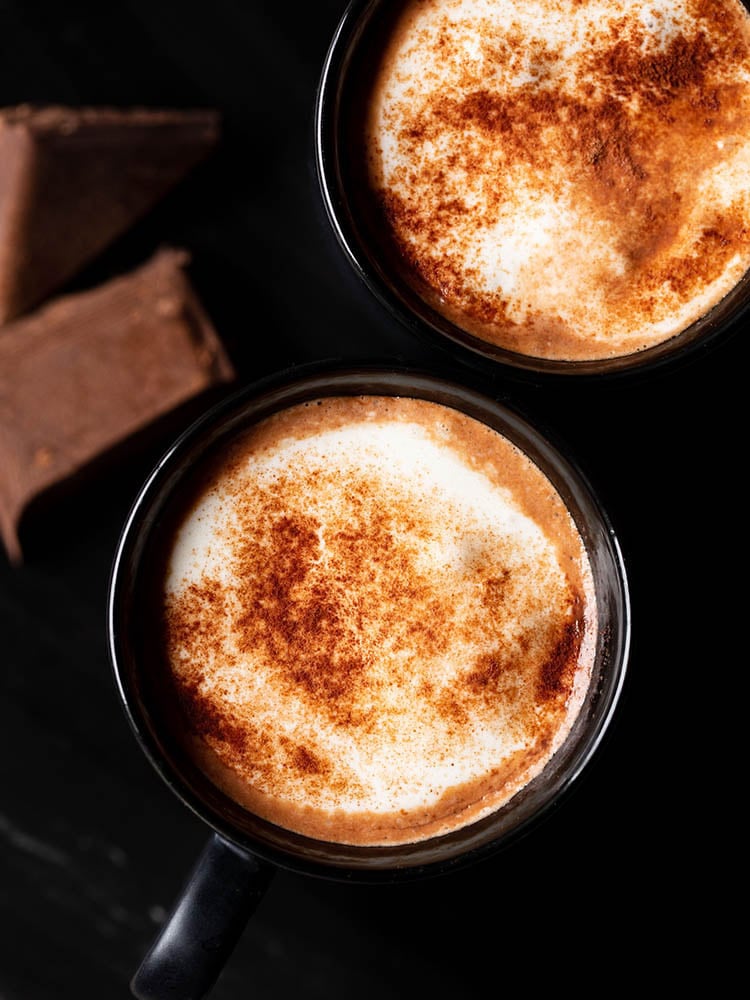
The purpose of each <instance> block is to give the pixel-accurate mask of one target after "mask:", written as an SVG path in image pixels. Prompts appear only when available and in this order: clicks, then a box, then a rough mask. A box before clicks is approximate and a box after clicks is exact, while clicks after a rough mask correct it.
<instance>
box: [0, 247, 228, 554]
mask: <svg viewBox="0 0 750 1000" xmlns="http://www.w3.org/2000/svg"><path fill="white" fill-rule="evenodd" d="M189 259H190V258H189V254H188V253H187V252H186V251H184V250H181V249H176V248H171V247H164V248H161V249H160V250H158V251H157V252H156V253H155V254H154V255H153V256H152V257H151V258H150V259H149V260H147V261H146V262H145V263H144V264H142V265H141V266H140V267H139V268H137V269H136V270H134V271H131V272H130V273H128V274H124V275H120V276H118V277H115V278H111V279H110V280H108V281H106V282H105V283H104V284H102V285H99V286H97V287H96V288H92V289H88V290H86V291H83V292H76V293H75V294H68V295H63V296H60V297H59V298H56V299H53V300H52V301H50V302H48V303H47V304H45V305H44V306H43V307H42V308H40V309H38V310H36V311H35V312H33V313H30V314H29V315H27V316H23V317H22V318H20V319H17V320H15V321H14V322H13V323H9V324H8V325H7V326H5V327H4V328H3V329H2V330H0V542H2V543H3V544H4V546H5V548H6V550H7V553H8V557H9V559H10V561H11V562H12V563H20V562H21V561H22V551H21V543H20V538H19V526H20V522H21V518H22V516H23V515H24V513H25V511H26V509H27V508H28V507H29V506H30V504H31V503H32V502H33V501H36V500H38V498H41V497H42V496H43V495H45V494H47V495H49V492H50V491H52V490H53V489H56V490H57V491H58V492H61V491H63V492H64V489H65V486H66V485H67V484H71V483H72V484H73V486H72V489H73V491H74V490H75V484H76V483H77V477H80V476H81V475H82V474H83V473H84V472H85V471H86V470H95V469H96V468H97V465H98V464H99V463H100V462H102V461H104V460H105V459H106V456H108V455H110V454H112V453H115V452H116V449H117V448H118V446H123V445H124V444H127V442H128V441H132V440H134V439H135V438H136V437H137V435H139V434H143V433H144V432H148V431H149V430H150V429H152V428H154V427H156V426H157V425H158V421H160V420H162V419H164V418H165V417H166V416H167V415H169V414H171V413H177V412H179V411H180V409H181V408H182V407H185V406H187V405H192V404H193V403H195V404H196V405H197V404H198V403H200V402H201V401H202V400H204V399H207V398H208V396H210V395H211V394H212V393H214V392H219V393H220V392H221V391H223V388H224V387H225V386H226V385H227V384H228V383H231V382H233V381H234V379H235V377H236V375H235V369H234V366H233V364H232V361H231V358H230V357H229V355H228V353H227V351H226V349H225V347H224V345H223V342H222V340H221V339H220V337H219V335H218V334H217V332H216V330H215V328H214V326H213V323H212V321H211V319H210V317H209V315H208V313H207V312H206V310H205V309H204V307H203V305H202V304H201V302H200V300H199V298H198V295H197V293H196V292H195V290H194V289H193V286H192V284H191V282H190V279H189V277H188V275H187V273H186V268H187V265H188V263H189ZM92 474H93V472H92Z"/></svg>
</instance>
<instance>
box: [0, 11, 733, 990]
mask: <svg viewBox="0 0 750 1000" xmlns="http://www.w3.org/2000/svg"><path fill="white" fill-rule="evenodd" d="M343 8H344V2H343V0H319V2H316V3H315V4H310V5H304V6H303V5H299V6H292V5H288V4H281V3H278V2H276V3H261V2H251V0H247V2H245V3H240V2H239V0H213V2H212V3H210V4H197V3H187V4H185V3H183V4H178V3H171V4H170V3H167V2H163V0H127V2H122V3H119V4H116V5H111V6H110V5H104V4H100V3H91V4H84V3H80V2H71V3H67V4H57V3H52V2H41V0H23V2H22V0H15V2H10V0H0V104H7V105H9V104H14V103H18V102H23V101H34V102H59V103H71V104H81V103H92V104H102V103H112V104H116V105H121V106H127V105H132V104H138V103H142V104H146V105H151V106H158V105H161V106H191V105H192V106H211V107H217V108H219V109H220V110H221V111H222V112H223V114H224V123H225V124H224V138H223V142H222V145H221V148H220V150H219V151H218V152H217V154H216V155H215V156H214V157H213V158H212V159H211V160H210V161H209V162H208V163H207V164H205V165H204V166H203V167H201V168H200V169H199V170H198V171H196V172H195V173H194V174H193V175H191V177H190V178H189V179H188V180H187V181H186V182H185V183H184V184H182V185H181V186H180V188H179V189H177V190H176V191H175V192H174V193H173V194H172V195H170V196H169V197H168V198H167V199H166V200H165V201H164V202H163V203H162V204H161V205H160V206H159V207H158V208H157V209H156V210H154V211H153V212H152V213H151V214H150V215H149V216H148V218H147V219H145V220H143V221H142V222H141V223H139V224H138V225H137V226H136V227H135V228H134V229H133V230H131V232H130V233H129V234H128V235H127V236H126V237H125V238H123V239H121V240H119V241H118V242H117V243H116V244H115V245H113V246H112V248H111V249H110V250H109V251H107V252H106V253H105V254H104V255H102V257H100V258H99V260H97V261H96V262H95V264H93V265H92V266H91V267H89V268H88V269H87V270H86V271H85V272H83V273H82V274H81V275H79V276H78V278H76V281H75V282H74V283H71V286H70V287H71V288H73V287H85V286H86V285H90V284H94V283H96V282H98V281H100V280H104V279H105V278H106V277H108V276H109V275H111V274H115V273H118V272H120V271H122V270H126V269H128V268H129V267H130V266H132V265H135V264H136V263H139V262H140V261H141V260H145V259H146V257H148V256H149V255H150V253H151V252H152V251H153V249H155V247H156V246H157V245H159V244H160V243H162V242H167V243H172V244H175V245H182V246H186V247H187V248H189V249H190V250H191V251H192V254H193V263H192V267H191V276H192V278H193V282H194V284H195V287H196V289H197V290H198V292H199V294H200V295H201V297H202V299H203V301H204V303H205V305H206V307H207V308H208V311H209V312H210V314H211V315H212V317H213V319H214V321H215V323H216V326H217V329H218V330H219V332H220V334H221V335H222V337H223V338H224V340H225V343H226V344H227V346H228V349H229V350H230V353H231V354H232V356H233V358H234V360H235V362H236V365H237V368H238V372H239V375H240V381H241V382H242V383H245V382H250V381H254V380H255V379H256V378H259V377H261V376H265V375H267V374H270V373H274V372H276V371H278V370H279V369H282V368H286V367H288V366H289V365H292V364H299V363H304V362H307V361H315V360H319V359H322V358H329V357H330V358H348V359H353V360H357V359H365V358H367V359H369V358H371V357H373V356H377V357H384V358H391V359H394V360H395V359H404V360H407V361H412V362H414V363H416V364H420V365H422V364H430V363H432V362H433V361H435V362H439V363H441V364H442V363H444V359H443V357H442V355H441V356H440V357H437V356H436V355H434V354H433V352H432V349H431V348H428V347H427V345H423V344H417V343H416V342H415V341H414V340H413V339H412V337H411V336H410V335H408V334H407V333H406V332H405V331H404V330H403V329H402V328H401V327H400V326H399V325H398V324H397V323H396V322H395V321H394V320H393V319H392V318H391V317H389V316H387V315H386V314H385V313H384V312H383V311H381V310H380V308H379V307H377V306H376V304H375V303H374V302H373V301H372V300H371V299H370V298H369V293H368V292H367V291H366V290H365V289H364V287H363V286H362V285H360V283H359V281H358V280H357V279H356V278H355V277H354V276H353V275H352V274H351V273H350V272H349V270H348V267H347V265H346V264H345V263H344V262H343V260H342V258H341V255H340V253H339V251H338V248H337V247H336V246H335V245H334V244H333V243H332V241H331V240H330V238H329V236H328V233H327V231H326V225H325V222H324V220H323V218H322V216H321V214H320V203H319V198H318V192H317V188H316V186H315V180H314V176H313V174H312V169H311V166H312V165H311V150H312V132H311V128H312V112H313V102H314V93H315V87H316V83H317V79H318V75H319V72H320V69H321V66H322V62H323V59H324V55H325V51H326V47H327V45H328V42H329V39H330V37H331V35H332V32H333V31H334V28H335V25H336V23H337V20H338V18H339V16H340V15H341V13H342V12H343ZM747 332H748V331H747V329H746V328H745V326H743V327H742V329H736V330H735V331H734V332H733V335H732V336H729V337H726V338H724V339H723V340H722V341H721V342H719V343H718V344H716V345H715V346H714V347H713V348H712V349H711V351H709V352H704V353H701V354H699V355H698V356H697V357H696V358H695V359H693V360H692V361H691V362H690V363H689V364H687V365H683V366H680V367H679V368H677V369H676V370H674V371H673V372H671V373H660V374H658V375H654V376H653V377H643V378H639V379H638V380H637V381H635V380H634V381H628V380H626V381H624V382H618V383H612V384H603V385H602V384H600V385H593V384H592V385H585V386H581V385H579V384H571V383H566V382H560V383H555V384H554V385H549V384H536V383H533V382H532V383H528V384H526V383H517V382H516V381H515V380H513V379H508V378H506V377H505V376H504V375H503V374H502V373H497V374H495V375H492V376H491V375H488V374H486V373H484V372H483V371H479V370H477V371H475V370H474V366H473V365H466V366H460V365H454V366H453V368H454V371H455V374H456V375H457V377H459V378H462V379H464V380H467V381H472V382H474V384H476V385H478V386H479V387H480V388H482V389H486V391H488V392H490V393H491V394H494V395H496V396H497V397H498V398H502V399H504V400H506V401H508V402H510V403H511V404H513V405H515V406H517V408H519V409H521V410H524V411H525V412H527V413H528V414H530V415H531V416H532V417H533V418H534V419H535V421H536V422H537V423H538V424H540V425H541V426H542V427H543V428H545V429H549V431H550V432H551V433H552V434H553V435H554V436H556V437H557V439H558V440H559V441H560V443H565V444H566V445H567V446H568V447H569V448H570V451H571V452H572V454H573V455H574V456H575V458H576V459H577V461H578V463H579V464H580V465H581V467H582V468H583V470H584V471H585V473H586V474H587V475H588V477H589V479H590V480H591V482H592V483H593V485H594V486H595V488H596V489H597V490H598V491H599V493H600V496H601V498H602V500H603V502H604V504H605V506H606V507H607V509H608V511H609V514H610V517H611V520H612V522H613V525H614V527H615V529H616V531H617V534H618V535H619V538H620V543H621V546H622V549H623V553H624V557H625V560H626V564H627V567H628V571H629V576H630V583H631V590H632V601H633V622H634V633H633V648H632V656H631V666H630V672H629V675H628V681H627V685H626V688H625V693H624V697H623V700H622V702H621V705H620V711H619V713H618V716H617V719H616V723H615V725H614V727H613V728H612V730H611V731H610V733H609V736H608V738H607V739H606V740H605V743H604V745H603V747H602V748H601V750H600V753H599V754H598V756H597V757H596V759H595V761H594V763H593V765H592V766H591V768H590V770H589V771H588V773H587V774H586V775H585V776H584V777H583V778H582V779H581V780H580V781H579V783H578V785H577V787H576V788H575V790H574V792H573V794H572V795H571V796H570V797H569V798H568V799H567V800H566V801H565V802H564V803H563V804H562V805H561V806H560V807H559V808H558V810H557V811H556V812H555V813H554V814H553V815H552V816H551V817H550V818H549V819H547V820H546V822H545V823H544V824H543V825H542V826H541V827H539V828H538V829H536V830H535V831H534V832H532V833H530V834H529V835H528V836H527V837H526V838H525V839H524V840H523V841H522V842H521V843H519V844H517V845H515V846H514V847H512V848H511V849H509V850H508V851H506V852H503V853H502V854H500V855H497V856H496V857H493V858H492V859H490V860H488V861H485V862H483V863H481V864H480V865H478V866H477V867H473V868H470V869H468V870H465V871H462V872H457V873H454V874H451V875H446V876H442V877H440V878H439V879H435V880H430V881H427V882H423V883H413V884H409V885H405V886H401V887H395V886H378V887H373V886H357V885H349V884H338V883H329V882H323V881H319V880H316V879H311V878H306V877H304V876H301V875H296V874H294V873H291V872H279V874H278V875H277V876H276V877H275V879H274V881H273V883H272V885H271V888H270V890H269V892H268V894H267V896H266V897H265V899H264V900H263V902H262V903H261V905H260V907H259V908H258V910H257V911H256V913H255V915H254V916H253V917H252V919H251V921H250V923H249V924H248V926H247V929H246V931H245V933H244V934H243V936H242V939H241V941H240V943H239V945H238V947H237V949H236V951H235V952H234V953H233V955H232V957H231V960H230V962H229V964H228V965H227V966H226V968H225V970H224V972H223V973H222V975H221V977H220V979H219V981H218V983H217V984H216V987H215V989H214V991H213V993H212V998H215V1000H244V998H251V997H254V998H258V1000H263V998H286V997H289V998H291V997H295V998H300V1000H318V998H320V1000H322V998H326V1000H339V998H345V997H346V998H348V997H351V996H355V995H356V996H359V997H363V998H382V997H404V998H406V997H412V996H414V995H419V996H426V995H430V996H433V997H440V998H442V997H475V996H476V997H479V996H484V994H485V992H486V989H487V987H486V985H485V984H486V983H487V982H488V977H489V982H492V977H494V976H499V977H501V979H500V981H499V982H498V983H497V984H495V985H494V986H491V987H490V988H491V989H492V990H493V992H495V990H496V989H497V990H498V991H501V990H503V989H507V988H508V987H507V985H506V983H507V981H506V980H505V976H506V975H507V974H508V973H509V972H510V973H512V975H513V982H516V981H517V979H518V977H523V978H528V977H530V981H531V984H532V987H533V992H534V993H537V994H538V993H539V992H540V991H541V990H542V989H545V990H546V989H548V988H550V987H551V986H555V985H560V984H566V985H569V986H570V985H573V984H578V986H579V987H584V991H588V992H591V991H594V990H596V992H597V993H598V992H602V993H604V994H606V993H607V992H608V989H609V988H611V984H612V982H613V981H614V982H617V983H619V984H623V983H626V982H629V981H632V982H633V983H636V984H640V985H641V986H643V987H645V986H646V985H647V984H650V985H651V986H657V985H658V983H660V982H661V983H663V984H669V985H670V987H674V986H675V985H676V984H677V983H679V982H681V981H684V980H685V976H686V974H687V976H688V978H689V980H690V981H695V982H697V979H696V977H698V976H701V975H708V974H710V975H711V982H712V984H713V988H712V991H711V992H712V995H723V990H722V988H721V983H722V980H723V978H724V976H725V975H726V974H728V973H729V972H730V971H731V969H732V966H733V965H734V963H735V955H734V953H733V951H732V949H731V948H729V947H727V948H725V944H726V945H730V944H731V942H732V940H733V936H732V934H731V933H730V931H729V925H728V924H726V925H725V922H724V919H723V916H722V915H723V913H724V912H725V910H724V908H723V907H724V904H723V900H724V895H723V893H724V890H725V889H727V888H729V889H730V894H731V890H732V886H733V879H734V878H736V877H738V873H736V874H735V872H736V870H735V869H734V868H733V866H734V861H733V857H732V851H731V849H730V845H731V843H732V836H731V831H732V830H733V829H734V828H735V827H736V823H737V822H738V821H737V819H736V815H735V813H736V810H735V807H734V806H733V805H732V802H733V801H735V800H736V796H737V788H736V787H735V788H734V791H733V793H732V796H731V797H730V796H728V795H727V794H726V792H723V791H722V792H719V793H717V792H716V787H717V783H719V787H721V784H720V783H721V777H722V773H724V772H725V768H726V760H727V757H728V756H730V755H731V754H734V753H735V751H734V750H732V751H730V749H729V748H730V746H734V745H735V744H734V738H735V737H736V736H737V733H738V732H741V726H742V710H743V702H744V699H743V698H742V696H741V695H740V688H739V685H738V680H739V677H740V676H741V675H742V673H743V671H744V667H745V665H746V659H747V657H746V651H745V647H746V643H745V642H744V641H743V640H742V639H741V638H740V637H741V636H742V634H743V632H744V629H743V622H744V619H745V617H746V613H745V612H744V610H743V609H742V607H741V600H740V597H741V594H742V591H741V590H738V589H737V587H738V584H737V582H736V578H735V576H734V575H732V576H730V577H727V575H726V574H727V572H728V571H729V570H732V573H734V568H735V567H736V566H739V568H740V569H744V565H743V564H744V560H745V558H746V555H743V553H745V552H746V547H745V545H744V514H745V510H746V506H747V503H746V495H745V494H744V493H743V490H744V477H743V471H742V466H743V465H744V462H745V456H746V447H745V442H744V432H745V426H746V425H745V423H744V417H745V368H744V361H745V357H746V346H745V343H746V334H747ZM61 377H64V373H61ZM167 444H168V441H167V440H162V439H159V438H158V437H157V438H156V439H154V440H152V441H150V442H149V443H148V445H145V446H144V447H143V448H142V449H141V451H140V452H139V453H138V454H137V455H136V456H134V457H132V458H131V459H128V460H127V461H126V462H124V463H123V464H122V465H120V466H119V467H118V468H117V469H116V470H115V471H114V472H110V473H109V474H108V475H107V476H106V477H103V478H101V479H97V480H95V481H94V482H93V483H91V484H89V485H87V487H86V488H85V489H82V490H81V491H80V492H78V493H77V494H76V495H75V496H74V498H73V499H72V500H68V501H61V503H60V505H59V506H58V507H56V508H55V509H54V510H52V511H50V512H48V514H47V515H46V517H45V518H44V519H43V520H37V521H35V522H30V523H29V524H28V525H27V526H26V527H25V534H24V539H23V540H24V544H25V547H26V562H25V565H24V566H23V567H21V568H12V567H11V566H10V565H9V564H8V563H7V560H6V559H5V557H4V555H3V554H1V553H0V635H1V641H0V667H1V670H0V1000H52V998H66V1000H67V998H74V997H89V996H91V997H100V998H110V997H111V998H113V1000H117V998H122V1000H125V998H126V997H127V996H128V995H129V993H128V982H129V979H130V977H131V975H132V974H133V972H134V971H135V969H136V967H137V965H138V963H139V962H140V959H141V957H142V956H143V954H144V952H145V951H146V949H147V948H148V946H149V944H150V943H151V941H152V939H153V937H154V935H155V933H156V931H157V930H158V927H159V925H160V923H161V922H162V921H163V919H164V917H165V914H166V912H167V910H168V909H169V907H170V906H171V904H172V902H173V900H174V899H175V897H176V896H177V894H178V892H179V889H180V887H181V884H182V882H183V880H184V878H185V877H186V875H187V873H188V871H189V869H190V868H191V867H192V865H193V862H194V861H195V859H196V857H197V855H198V854H199V852H200V850H201V848H202V846H203V844H204V843H205V840H206V837H207V830H206V828H205V827H203V826H202V825H201V823H200V822H199V821H198V820H197V819H196V818H195V817H194V816H193V815H192V814H191V813H189V812H188V810H187V809H186V808H185V807H184V806H183V805H182V804H181V803H180V802H179V801H178V800H177V799H176V798H175V797H174V796H173V795H172V793H171V792H170V791H169V790H168V789H167V788H166V787H165V786H164V785H163V784H162V783H161V781H160V779H159V778H158V776H157V775H156V773H155V772H154V771H153V770H152V769H151V766H150V765H149V764H148V762H147V761H146V759H145V757H144V756H143V755H142V753H141V751H140V750H139V748H138V746H137V745H136V743H135V741H134V739H133V737H132V735H131V733H130V730H129V728H128V726H127V724H126V721H125V718H124V715H123V713H122V711H121V708H120V705H119V702H118V700H117V697H116V693H115V687H114V684H113V680H112V675H111V670H110V666H109V662H108V658H107V648H106V636H105V604H106V590H107V583H108V576H109V571H110V565H111V561H112V557H113V554H114V550H115V546H116V543H117V539H118V535H119V531H120V528H121V525H122V523H123V520H124V518H125V516H126V513H127V510H128V508H129V505H130V503H131V502H132V500H133V499H134V496H135V493H136V491H137V489H138V487H139V485H140V483H141V481H142V479H143V478H144V476H145V475H146V473H147V471H148V470H149V469H150V467H151V465H152V463H153V462H154V461H155V460H156V459H157V457H158V456H159V455H160V454H161V452H162V450H163V448H164V447H165V446H166V445H167ZM738 459H740V461H738ZM740 579H741V578H740ZM743 589H744V588H743ZM725 928H726V929H725ZM725 935H726V941H724V937H725ZM605 982H608V983H609V984H610V986H609V987H605V986H604V985H603V984H604V983H605Z"/></svg>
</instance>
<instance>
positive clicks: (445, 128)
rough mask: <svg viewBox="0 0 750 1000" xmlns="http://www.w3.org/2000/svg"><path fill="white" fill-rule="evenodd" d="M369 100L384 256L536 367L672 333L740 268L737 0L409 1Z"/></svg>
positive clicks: (743, 241) (746, 192)
mask: <svg viewBox="0 0 750 1000" xmlns="http://www.w3.org/2000/svg"><path fill="white" fill-rule="evenodd" d="M402 6H403V13H402V14H401V16H400V18H399V19H398V20H397V22H396V25H395V27H394V29H393V31H392V33H391V34H390V36H389V39H388V42H387V44H386V47H385V52H384V55H383V57H382V59H381V60H380V62H379V65H378V68H377V71H376V73H375V76H374V79H373V81H372V83H371V91H370V96H369V99H368V107H369V111H368V115H367V117H366V127H365V128H366V135H365V139H364V141H365V145H366V152H365V155H366V159H367V172H368V177H369V184H370V185H371V187H372V189H373V190H374V192H375V193H376V196H377V200H378V202H379V205H380V211H381V214H382V223H383V225H384V226H385V228H386V230H387V232H388V234H389V240H391V241H392V244H393V247H394V248H395V254H396V256H397V257H398V258H400V260H401V262H402V264H403V265H404V266H406V267H407V268H408V270H409V272H410V275H411V278H410V280H411V281H412V282H414V283H416V286H417V288H418V290H419V292H420V294H422V296H423V297H424V298H426V299H427V301H428V302H429V303H430V304H431V305H432V306H433V307H434V308H436V309H437V310H438V311H440V312H442V313H444V314H445V315H446V316H447V317H448V318H449V319H451V320H453V321H454V322H456V323H457V324H458V325H459V326H462V327H463V328H465V329H466V330H468V331H469V332H471V333H473V334H475V335H476V336H478V337H480V338H482V339H484V340H487V341H490V342H492V343H494V344H497V345H499V346H501V347H505V348H509V349H511V350H515V351H519V352H521V353H524V354H530V355H533V356H537V357H545V358H555V359H568V360H580V359H597V358H606V357H612V356H620V355H624V354H630V353H632V352H636V351H641V350H643V349H644V348H648V347H650V346H653V345H655V344H658V343H661V342H663V341H665V340H668V339H670V338H671V337H673V336H674V335H676V334H678V333H679V332H681V331H682V330H684V329H685V328H686V327H687V326H689V325H690V324H691V323H692V322H693V321H695V320H697V319H699V318H700V317H701V316H703V315H704V314H705V313H706V312H708V311H709V310H710V308H711V307H713V306H714V305H716V304H717V303H718V302H719V301H720V300H721V299H722V298H723V297H724V296H725V295H726V294H727V293H728V292H729V291H730V290H731V289H732V288H733V287H734V286H735V285H736V283H737V282H738V281H739V280H740V279H741V278H742V276H743V275H744V274H745V272H746V271H747V270H748V268H749V267H750V187H748V183H747V178H748V176H750V17H748V14H747V12H746V10H745V8H744V7H743V6H742V4H741V3H740V0H629V2H628V3H627V4H623V3H621V2H619V0H618V2H614V0H585V2H581V0H562V2H561V0H531V2H529V0H420V2H418V3H417V2H406V3H404V4H403V5H402Z"/></svg>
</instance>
